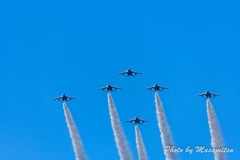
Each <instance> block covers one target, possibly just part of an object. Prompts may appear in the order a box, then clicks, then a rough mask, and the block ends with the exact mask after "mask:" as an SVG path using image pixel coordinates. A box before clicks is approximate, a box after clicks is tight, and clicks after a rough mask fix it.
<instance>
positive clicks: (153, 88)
mask: <svg viewBox="0 0 240 160" xmlns="http://www.w3.org/2000/svg"><path fill="white" fill-rule="evenodd" d="M146 89H150V90H153V92H157V91H163V90H164V89H169V88H167V87H162V86H159V85H158V84H157V83H156V84H155V85H154V86H152V87H149V88H146Z"/></svg>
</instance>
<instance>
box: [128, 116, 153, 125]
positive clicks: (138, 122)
mask: <svg viewBox="0 0 240 160" xmlns="http://www.w3.org/2000/svg"><path fill="white" fill-rule="evenodd" d="M126 122H131V123H132V122H134V123H133V124H136V125H137V124H143V123H144V122H149V121H146V120H143V119H140V118H138V117H135V118H134V119H131V120H129V121H126ZM141 122H142V123H141Z"/></svg>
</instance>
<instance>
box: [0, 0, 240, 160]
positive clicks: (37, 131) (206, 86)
mask: <svg viewBox="0 0 240 160" xmlns="http://www.w3.org/2000/svg"><path fill="white" fill-rule="evenodd" d="M239 5H240V3H239V2H238V1H234V0H230V1H216V0H215V1H214V0H210V1H207V0H203V1H187V0H184V1H181V2H179V1H175V0H172V1H168V2H164V1H143V0H131V1H125V0H123V1H95V0H91V1H87V2H86V1H76V0H69V1H62V0H61V1H55V0H49V1H24V0H23V1H21V2H20V1H17V0H15V1H10V0H9V1H8V0H4V1H1V2H0V19H1V21H0V35H1V36H0V44H1V46H0V54H1V63H0V69H1V78H0V84H1V85H0V94H1V101H0V106H1V113H0V114H1V116H0V124H1V125H0V131H1V132H0V142H1V145H0V155H1V157H0V159H1V160H16V159H21V160H32V159H34V160H43V159H44V160H54V159H58V160H69V159H74V153H73V148H72V144H71V140H70V137H69V133H68V129H67V125H66V122H65V117H64V114H63V108H62V104H61V103H59V102H56V101H53V100H52V98H54V97H57V96H59V95H61V94H62V93H66V94H68V95H70V96H74V97H77V98H78V100H76V101H72V102H71V103H68V107H69V109H70V111H71V113H72V115H73V118H74V120H75V122H76V125H77V127H78V129H79V132H80V135H81V137H82V140H83V143H84V147H85V150H86V153H87V155H88V157H89V159H91V160H96V159H101V160H113V159H114V160H115V159H119V156H118V154H117V149H116V145H115V142H114V137H113V132H112V128H111V125H110V118H109V111H108V106H107V94H106V93H104V92H100V91H97V89H98V88H100V87H102V86H105V85H106V84H107V83H111V84H112V85H115V86H119V87H122V88H123V90H121V91H119V92H117V93H113V94H112V96H113V99H114V101H115V105H116V107H117V109H118V112H119V115H120V119H121V122H122V125H123V128H124V131H125V134H126V136H127V139H128V141H129V145H130V148H131V149H132V151H133V154H134V157H135V158H136V159H137V151H136V147H135V146H136V144H135V135H134V134H135V133H134V127H133V126H132V125H130V124H126V123H125V122H124V121H125V120H128V119H131V118H133V117H134V116H136V115H138V116H139V117H140V118H143V119H147V120H149V121H151V123H149V124H146V125H144V126H140V130H141V133H142V137H143V140H144V142H145V146H146V149H147V152H148V155H149V159H151V160H157V159H164V154H163V149H162V145H161V139H160V136H159V135H160V133H159V130H158V127H157V120H156V114H155V106H154V105H155V104H154V93H152V92H149V91H146V90H144V88H146V87H149V86H151V85H153V84H154V83H156V82H157V83H159V84H160V85H163V86H166V87H169V88H170V90H168V91H166V92H163V93H160V98H161V100H162V102H163V106H164V109H165V112H166V116H167V119H168V122H169V125H170V127H171V131H172V136H173V139H174V142H175V144H176V146H180V147H186V146H188V145H190V146H196V145H206V146H208V147H210V133H209V128H208V123H207V114H206V101H205V100H204V99H201V98H199V97H196V95H197V94H199V93H202V92H204V91H206V90H210V91H212V92H215V93H218V94H221V95H222V96H221V97H218V98H216V99H214V100H212V103H213V105H214V108H215V110H216V113H217V116H218V119H219V122H220V124H221V128H222V132H223V137H224V141H225V145H226V146H228V147H233V148H234V149H235V152H234V153H231V154H227V157H228V159H231V160H237V159H238V157H239V156H240V151H239V150H240V134H239V133H240V128H239V121H240V117H239V113H240V106H239V95H240V86H239V81H240V76H239V70H240V66H239V59H240V55H239V53H240V46H239V44H240V38H239V37H240V30H239V28H240V22H239V15H240V14H239V12H240V11H239ZM127 68H132V69H133V70H136V71H139V72H142V73H143V75H140V76H138V77H135V78H125V77H121V76H118V75H117V73H119V72H122V71H124V70H126V69H127ZM99 157H101V158H99ZM179 158H180V159H191V160H199V159H201V160H209V159H213V158H214V157H213V154H199V153H194V154H192V155H191V156H190V155H189V154H188V153H181V154H179Z"/></svg>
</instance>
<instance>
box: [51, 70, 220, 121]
mask: <svg viewBox="0 0 240 160" xmlns="http://www.w3.org/2000/svg"><path fill="white" fill-rule="evenodd" d="M137 74H142V73H139V72H135V71H132V70H131V69H128V70H127V71H125V72H121V73H119V74H118V75H123V76H124V75H126V77H129V76H136V75H137ZM117 89H122V88H119V87H115V86H112V85H110V84H108V85H107V86H106V87H102V88H99V89H98V90H103V91H105V92H116V91H117ZM164 89H169V88H167V87H163V86H159V85H158V84H157V83H156V84H155V85H154V86H152V87H148V88H146V90H151V91H153V92H157V91H163V90H164ZM198 96H201V97H204V98H215V97H216V96H220V95H218V94H215V93H211V92H209V91H206V92H205V93H203V94H200V95H198ZM72 99H77V98H74V97H69V96H66V95H65V94H62V96H60V97H57V98H54V99H53V100H59V101H61V102H64V101H71V100H72ZM126 122H131V123H133V122H134V123H133V124H135V125H137V124H143V123H144V122H149V121H146V120H143V119H140V118H138V117H135V118H134V119H131V120H128V121H126Z"/></svg>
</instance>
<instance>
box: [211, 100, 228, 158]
mask: <svg viewBox="0 0 240 160" xmlns="http://www.w3.org/2000/svg"><path fill="white" fill-rule="evenodd" d="M207 115H208V124H209V129H210V134H211V145H212V148H214V149H221V148H223V147H224V143H223V137H222V132H221V128H220V125H219V123H218V119H217V116H216V113H215V110H214V108H213V106H212V104H211V102H210V100H209V99H208V100H207ZM214 157H215V160H226V157H225V153H224V152H214Z"/></svg>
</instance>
